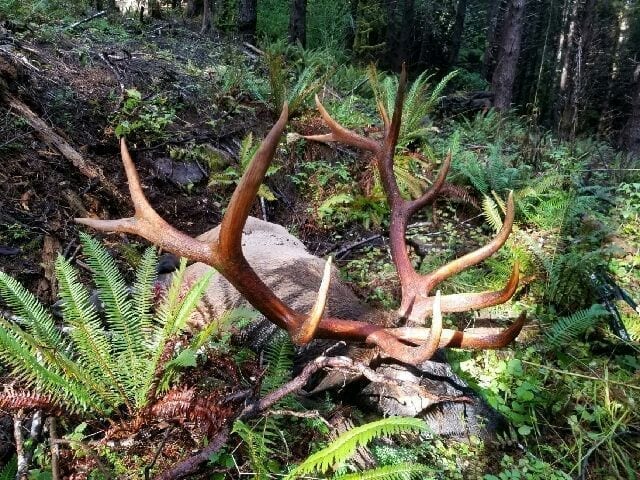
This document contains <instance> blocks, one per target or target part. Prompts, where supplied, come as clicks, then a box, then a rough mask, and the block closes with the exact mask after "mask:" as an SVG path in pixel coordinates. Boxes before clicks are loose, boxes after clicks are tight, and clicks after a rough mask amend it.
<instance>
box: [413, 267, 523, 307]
mask: <svg viewBox="0 0 640 480" xmlns="http://www.w3.org/2000/svg"><path fill="white" fill-rule="evenodd" d="M519 274H520V266H519V263H518V262H517V261H516V262H514V264H513V269H512V271H511V276H510V277H509V280H508V281H507V283H506V284H505V286H504V288H502V289H501V290H496V291H488V292H476V293H455V294H451V295H443V296H442V303H441V309H442V311H443V312H447V313H452V312H466V311H469V310H476V309H479V308H487V307H493V306H494V305H500V304H502V303H504V302H506V301H507V300H509V299H510V298H511V297H512V296H513V294H514V293H515V292H516V289H517V288H518V281H519V279H520V276H519ZM433 304H434V299H433V297H428V296H422V295H420V296H417V298H416V300H415V301H414V302H413V304H412V305H410V307H409V309H407V312H406V315H407V316H409V317H411V318H412V319H413V318H417V319H419V318H423V317H424V316H426V315H428V314H429V313H430V312H431V311H432V310H433Z"/></svg>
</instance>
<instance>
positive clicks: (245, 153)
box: [238, 132, 258, 171]
mask: <svg viewBox="0 0 640 480" xmlns="http://www.w3.org/2000/svg"><path fill="white" fill-rule="evenodd" d="M256 150H258V145H255V146H254V145H253V133H252V132H249V133H247V134H246V135H245V136H244V138H243V139H242V142H240V151H239V152H238V158H239V160H240V166H241V167H242V171H244V170H245V169H246V168H247V167H248V166H249V163H250V162H251V159H252V158H253V155H254V154H255V153H256Z"/></svg>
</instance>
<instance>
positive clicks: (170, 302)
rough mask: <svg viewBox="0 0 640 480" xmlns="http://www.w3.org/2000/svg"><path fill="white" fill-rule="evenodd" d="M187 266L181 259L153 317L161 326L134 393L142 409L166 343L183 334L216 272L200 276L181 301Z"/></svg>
mask: <svg viewBox="0 0 640 480" xmlns="http://www.w3.org/2000/svg"><path fill="white" fill-rule="evenodd" d="M186 266H187V261H186V259H184V258H182V259H181V260H180V267H179V268H178V270H177V271H176V273H175V274H174V276H173V281H172V282H171V286H170V287H169V291H168V292H167V295H166V297H165V300H164V301H163V302H162V304H161V305H160V307H159V312H158V314H157V317H156V318H157V320H158V321H159V323H160V325H162V329H160V330H159V331H158V332H157V334H156V336H155V338H154V339H153V344H151V345H150V346H149V350H150V351H149V359H148V361H147V363H146V366H145V368H144V371H143V372H141V373H140V385H141V387H140V388H139V389H137V390H136V395H135V403H136V405H137V406H138V407H142V406H143V405H144V404H145V403H146V402H147V401H148V399H149V392H150V391H151V390H152V389H153V388H154V385H155V384H156V382H157V381H158V380H159V379H158V378H156V376H157V374H158V372H157V367H158V362H160V359H161V357H162V354H163V352H164V349H165V346H166V345H167V342H168V341H169V339H170V338H171V337H173V336H174V335H175V334H177V333H178V332H180V331H182V329H183V328H184V326H185V325H186V323H187V320H188V319H189V317H190V316H191V313H193V310H194V309H195V308H196V306H197V305H198V302H199V301H200V299H201V298H202V295H203V294H204V292H205V290H206V288H207V286H208V284H209V281H210V280H211V277H212V276H213V274H214V273H215V270H213V269H211V270H210V271H209V272H207V273H206V274H205V275H203V276H202V277H201V278H200V279H199V280H198V281H197V282H196V283H195V284H194V285H193V286H192V287H191V288H190V289H189V291H188V292H187V293H186V295H185V296H184V298H183V299H182V300H181V299H180V293H181V291H182V286H183V281H184V272H185V269H186ZM162 383H163V384H164V385H166V384H167V382H166V379H164V380H163V382H162Z"/></svg>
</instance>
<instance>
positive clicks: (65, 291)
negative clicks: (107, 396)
mask: <svg viewBox="0 0 640 480" xmlns="http://www.w3.org/2000/svg"><path fill="white" fill-rule="evenodd" d="M56 276H57V278H58V282H59V284H60V296H61V297H62V299H63V300H64V304H63V314H64V317H65V320H66V322H67V323H68V324H69V325H70V326H71V327H73V328H72V330H71V334H70V335H71V338H72V339H73V342H74V345H75V347H76V349H77V351H78V353H79V355H80V357H81V359H82V362H83V363H84V365H85V367H86V368H87V369H88V370H89V372H90V373H91V374H92V375H94V377H95V378H98V379H101V380H102V382H103V383H104V384H108V385H111V386H112V388H113V390H114V391H116V392H118V395H119V397H120V402H121V403H124V404H127V405H128V406H129V407H130V404H129V399H128V396H127V393H126V388H125V386H124V385H122V383H120V378H119V375H117V374H116V371H117V369H118V365H117V364H116V363H115V362H114V360H113V357H112V356H111V349H110V344H109V341H108V339H107V335H106V332H105V331H104V330H103V328H102V326H101V325H100V320H99V319H98V314H97V312H96V309H95V307H94V306H93V305H92V304H91V302H90V301H89V293H88V292H87V289H86V288H85V287H84V286H83V285H82V283H80V281H79V279H78V274H77V272H76V271H75V270H74V269H73V267H72V266H71V265H70V264H69V262H67V261H66V260H65V259H64V258H62V257H58V259H57V260H56ZM117 406H118V405H114V407H117Z"/></svg>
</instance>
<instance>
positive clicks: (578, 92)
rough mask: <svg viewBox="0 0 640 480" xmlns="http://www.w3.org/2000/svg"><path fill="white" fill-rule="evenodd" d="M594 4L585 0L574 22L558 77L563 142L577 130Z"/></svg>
mask: <svg viewBox="0 0 640 480" xmlns="http://www.w3.org/2000/svg"><path fill="white" fill-rule="evenodd" d="M595 4H596V0H587V1H586V3H585V4H584V6H583V9H582V12H579V16H578V17H577V18H575V21H574V22H573V29H574V33H573V36H572V39H573V45H571V46H570V55H568V57H567V59H566V62H565V65H564V68H563V73H562V75H561V83H560V87H561V90H564V92H565V94H564V96H563V98H561V100H563V103H562V108H561V110H560V122H559V125H558V133H559V134H560V136H562V137H564V138H574V137H575V135H576V132H577V128H578V111H579V107H580V103H581V99H582V93H583V90H584V85H585V81H584V75H585V71H584V68H585V66H586V61H585V59H586V57H587V56H588V54H589V47H590V46H591V39H592V37H593V17H594V11H595Z"/></svg>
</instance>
